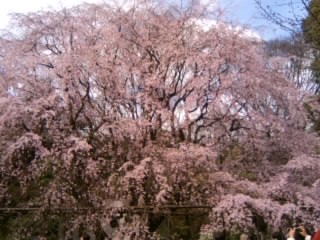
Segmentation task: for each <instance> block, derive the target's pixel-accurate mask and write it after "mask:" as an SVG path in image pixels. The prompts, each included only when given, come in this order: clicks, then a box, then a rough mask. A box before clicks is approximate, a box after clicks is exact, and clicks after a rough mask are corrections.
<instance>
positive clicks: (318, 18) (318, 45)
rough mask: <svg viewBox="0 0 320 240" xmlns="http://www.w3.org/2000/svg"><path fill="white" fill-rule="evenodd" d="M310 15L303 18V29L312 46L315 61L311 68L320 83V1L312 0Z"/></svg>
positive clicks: (309, 6)
mask: <svg viewBox="0 0 320 240" xmlns="http://www.w3.org/2000/svg"><path fill="white" fill-rule="evenodd" d="M307 9H308V15H307V17H306V18H305V19H304V20H303V23H302V29H303V33H304V37H305V40H306V42H307V43H309V44H310V46H311V48H312V52H311V54H312V56H313V61H312V64H311V69H312V72H313V75H314V78H315V81H316V82H317V83H319V81H320V57H319V51H320V40H319V38H320V1H319V0H312V1H310V3H309V5H308V7H307Z"/></svg>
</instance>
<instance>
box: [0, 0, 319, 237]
mask: <svg viewBox="0 0 320 240" xmlns="http://www.w3.org/2000/svg"><path fill="white" fill-rule="evenodd" d="M194 16H195V15H194V12H192V11H189V10H186V11H181V10H179V9H178V8H174V7H172V8H170V9H162V8H161V9H160V8H158V7H157V5H154V3H152V2H141V3H140V4H139V5H135V6H133V7H129V8H128V9H126V10H124V9H123V8H116V7H114V6H111V5H107V4H104V5H90V4H85V5H80V6H78V7H75V8H71V9H65V10H62V11H48V12H38V13H31V14H26V15H22V14H16V15H15V16H14V20H15V25H14V26H15V29H14V28H13V30H14V31H11V32H8V33H6V34H3V35H2V36H1V39H0V44H1V55H0V66H1V73H0V77H1V78H0V86H1V87H0V89H1V92H0V97H1V98H0V99H1V100H0V135H1V138H0V141H1V144H0V153H1V155H0V156H1V160H0V176H1V177H0V181H1V188H0V190H1V194H0V197H1V198H0V203H1V207H2V210H5V209H8V210H10V209H12V208H15V209H20V211H21V212H19V213H17V215H6V216H5V217H2V218H1V231H2V232H1V234H0V235H2V236H5V237H7V239H21V236H25V239H33V238H35V237H38V238H47V239H56V237H57V236H58V235H59V234H60V236H62V237H64V238H66V239H68V238H71V236H72V234H74V233H75V232H77V231H76V230H77V229H78V230H79V231H82V233H85V232H89V233H92V234H95V235H96V236H97V237H98V238H103V237H106V235H108V237H109V238H112V239H124V238H125V237H130V238H131V239H151V238H152V237H155V236H154V233H155V232H156V231H157V229H158V228H159V226H161V223H162V220H163V218H161V216H163V211H165V212H170V213H175V212H177V211H178V210H177V209H178V207H179V206H180V207H181V206H186V205H187V206H190V205H191V206H196V207H197V206H209V210H210V214H209V215H208V220H207V222H206V223H203V224H202V231H207V230H209V231H211V232H220V231H223V230H228V231H229V232H230V233H233V234H235V233H239V232H240V231H244V230H246V231H251V232H252V233H257V232H264V233H265V234H267V233H268V231H269V229H271V228H272V227H273V226H275V225H276V226H277V227H278V224H280V223H281V222H282V219H283V217H286V216H289V217H288V221H293V220H294V218H296V217H301V218H303V219H306V221H308V222H309V223H310V224H312V225H314V226H316V225H317V224H318V222H317V217H318V216H319V209H320V206H319V202H318V196H319V195H318V189H319V177H318V176H317V174H316V173H317V172H319V161H318V158H317V156H316V155H315V156H313V157H312V156H310V155H309V154H311V153H314V149H315V148H314V147H315V144H314V143H315V142H316V141H315V139H316V138H315V137H314V136H313V135H312V134H310V133H308V132H307V131H306V127H307V126H308V119H307V116H306V113H305V111H304V107H303V104H304V102H305V100H307V96H306V94H305V92H303V91H301V89H298V88H296V86H295V85H294V84H293V83H292V82H290V81H289V80H288V79H287V78H286V76H285V75H284V74H283V72H282V71H281V70H280V69H279V66H280V65H279V64H280V63H279V61H277V59H270V58H268V57H267V56H266V55H265V52H264V50H263V45H262V44H261V42H260V41H258V40H257V39H252V38H248V37H246V34H245V31H243V30H241V29H240V30H239V28H235V29H233V28H231V27H230V26H228V25H226V24H223V23H222V22H217V21H209V20H208V19H201V18H195V17H194ZM203 23H205V24H206V25H205V26H206V27H205V28H204V24H203ZM208 24H211V25H208ZM275 183H277V184H275ZM168 205H169V206H176V208H174V207H173V208H172V207H170V208H169V207H168ZM239 207H241V209H242V210H241V212H240V213H239ZM29 210H33V212H31V213H29V212H28V211H29ZM261 223H263V224H262V225H261ZM266 226H269V228H267V227H266ZM199 227H200V226H199ZM82 233H81V234H82ZM180 237H181V236H180ZM184 238H185V239H190V236H184Z"/></svg>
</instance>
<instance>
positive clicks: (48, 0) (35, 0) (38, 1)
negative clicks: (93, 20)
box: [0, 0, 102, 29]
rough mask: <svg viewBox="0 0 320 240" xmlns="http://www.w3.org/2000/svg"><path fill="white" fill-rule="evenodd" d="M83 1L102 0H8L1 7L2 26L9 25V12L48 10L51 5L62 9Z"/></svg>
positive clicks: (97, 0) (93, 1)
mask: <svg viewBox="0 0 320 240" xmlns="http://www.w3.org/2000/svg"><path fill="white" fill-rule="evenodd" d="M82 2H87V3H99V2H102V0H64V1H63V0H28V1H25V0H8V1H4V2H2V3H1V8H0V28H1V29H3V28H5V27H7V25H8V23H9V19H10V17H9V13H14V12H17V13H27V12H34V11H39V10H46V9H48V8H49V7H50V8H55V9H61V8H63V7H72V6H75V5H77V4H80V3H82Z"/></svg>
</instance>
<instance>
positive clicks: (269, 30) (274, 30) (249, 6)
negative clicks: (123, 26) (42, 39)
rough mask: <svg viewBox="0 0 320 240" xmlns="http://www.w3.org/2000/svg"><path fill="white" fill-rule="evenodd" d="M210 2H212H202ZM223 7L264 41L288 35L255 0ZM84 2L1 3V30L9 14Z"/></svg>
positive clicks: (272, 0)
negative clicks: (257, 5)
mask: <svg viewBox="0 0 320 240" xmlns="http://www.w3.org/2000/svg"><path fill="white" fill-rule="evenodd" d="M102 1H103V0H85V2H88V3H99V2H102ZM171 1H176V2H180V1H182V2H184V3H185V2H188V1H192V0H171ZM200 1H202V2H208V1H210V0H200ZM219 1H220V3H219V5H221V6H222V7H223V8H224V9H225V10H226V15H227V16H228V20H229V21H231V22H232V23H234V24H237V23H240V24H244V25H247V26H251V27H252V28H254V30H255V31H257V32H258V33H259V34H260V36H261V37H262V38H264V39H272V38H276V37H281V36H285V35H287V33H286V32H285V31H283V30H281V29H279V27H278V26H276V25H273V24H270V22H267V21H266V20H265V19H263V18H262V17H261V15H260V13H259V11H258V9H257V7H256V5H255V4H254V0H219ZM263 1H264V2H265V4H266V5H271V6H273V7H275V8H276V10H277V11H279V12H280V13H282V14H284V15H286V14H290V11H291V10H290V9H289V8H288V7H287V6H286V4H277V2H278V3H279V2H282V3H284V2H285V1H286V0H263ZM81 2H83V0H8V1H4V2H2V3H1V8H0V29H3V28H6V27H7V26H8V23H9V19H10V17H9V13H12V12H19V13H27V12H32V11H38V10H47V9H48V7H53V8H55V9H61V8H62V7H71V6H74V5H77V4H79V3H81Z"/></svg>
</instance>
